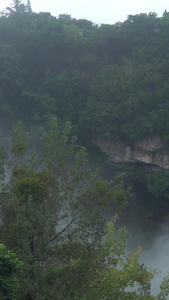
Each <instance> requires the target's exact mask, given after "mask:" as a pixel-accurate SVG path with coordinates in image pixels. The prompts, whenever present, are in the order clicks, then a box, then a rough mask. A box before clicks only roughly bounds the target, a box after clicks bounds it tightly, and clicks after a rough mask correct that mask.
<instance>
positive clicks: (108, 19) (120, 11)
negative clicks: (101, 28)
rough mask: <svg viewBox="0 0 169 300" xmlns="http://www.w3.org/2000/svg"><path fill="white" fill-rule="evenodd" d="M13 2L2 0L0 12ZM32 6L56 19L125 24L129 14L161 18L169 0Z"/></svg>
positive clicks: (52, 0)
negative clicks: (62, 16) (156, 15)
mask: <svg viewBox="0 0 169 300" xmlns="http://www.w3.org/2000/svg"><path fill="white" fill-rule="evenodd" d="M24 1H26V0H23V2H24ZM11 2H12V0H0V11H2V10H4V9H5V8H6V7H7V6H10V3H11ZM31 5H32V10H33V11H34V12H40V11H43V12H51V14H52V15H53V16H56V17H57V16H58V15H59V14H69V15H71V16H72V18H76V19H87V20H89V21H92V22H93V23H96V24H102V23H104V24H114V23H116V22H118V21H121V22H123V21H124V20H126V19H127V16H128V15H129V14H130V15H135V14H139V13H149V12H156V13H157V14H158V16H159V17H160V16H162V14H163V12H164V10H165V9H166V10H167V11H169V0H160V1H158V0H31Z"/></svg>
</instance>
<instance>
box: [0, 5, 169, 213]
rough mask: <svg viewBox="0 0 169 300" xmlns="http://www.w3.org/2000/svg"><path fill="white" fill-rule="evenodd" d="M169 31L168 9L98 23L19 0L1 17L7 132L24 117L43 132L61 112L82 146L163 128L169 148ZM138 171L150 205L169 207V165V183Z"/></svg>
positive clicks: (0, 71) (2, 106)
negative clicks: (38, 9) (34, 8)
mask: <svg viewBox="0 0 169 300" xmlns="http://www.w3.org/2000/svg"><path fill="white" fill-rule="evenodd" d="M168 30H169V13H168V12H167V11H165V12H164V14H163V17H160V18H159V17H158V16H157V15H156V14H155V13H149V14H148V15H147V14H144V13H141V14H139V15H135V16H132V15H129V16H128V19H127V20H126V21H125V22H123V23H120V22H119V23H116V24H114V25H107V24H102V25H100V26H98V25H97V24H93V23H92V22H91V21H88V20H83V19H82V20H76V19H74V18H71V16H70V15H60V16H59V17H58V18H56V17H53V16H52V15H51V14H50V13H47V12H46V13H39V14H37V13H34V12H33V11H32V10H31V4H30V1H28V3H27V5H24V4H22V2H21V1H13V7H12V6H11V7H10V8H7V9H6V11H4V12H2V13H1V17H0V37H1V40H0V82H1V85H0V127H1V134H2V135H3V134H5V133H4V132H5V128H8V130H9V129H11V127H12V126H13V125H15V124H16V122H17V120H21V121H23V123H24V125H25V126H26V127H27V128H29V129H30V130H31V131H32V132H34V134H35V136H36V137H37V136H38V135H39V134H40V133H41V132H42V131H43V130H44V129H45V128H46V126H47V124H48V121H49V120H50V118H51V117H52V116H56V115H57V117H58V120H59V122H60V124H64V123H65V122H66V121H67V120H69V121H70V122H71V123H72V125H73V132H74V134H76V135H77V136H78V139H79V141H80V142H81V144H83V145H88V146H89V145H91V144H92V142H93V140H97V139H103V140H104V139H108V138H111V139H113V140H114V141H116V140H119V139H121V140H123V141H127V142H136V141H138V140H139V139H144V138H150V137H152V136H154V135H158V136H160V138H161V139H162V141H163V143H164V146H165V148H166V150H168V149H169V116H168V111H169V101H168V94H169V50H168V48H169V36H168ZM93 151H96V150H92V153H94V152H93ZM97 151H98V150H97ZM95 156H96V155H95V154H93V157H95ZM98 159H99V158H98ZM101 160H102V164H104V162H103V160H104V158H103V159H101ZM133 172H134V173H132V175H131V174H130V175H131V176H129V177H132V178H134V180H135V179H136V178H137V179H138V182H141V185H142V184H143V182H144V190H146V191H148V193H149V194H148V196H147V197H148V198H149V202H148V203H151V204H150V210H151V208H152V207H153V206H154V207H155V209H157V210H158V211H159V205H157V204H158V203H159V199H163V200H162V203H163V204H164V207H163V204H162V206H161V204H160V206H161V208H160V209H162V207H163V209H165V210H166V207H168V206H169V205H168V200H167V199H168V197H169V196H168V192H169V185H168V183H167V182H168V181H167V178H168V171H162V172H161V173H160V178H162V188H161V185H160V186H159V185H158V186H159V188H157V187H156V183H157V182H158V181H159V180H158V179H159V177H158V176H159V175H157V174H156V175H154V174H150V176H149V174H148V177H147V174H146V175H145V174H144V176H143V174H142V175H141V177H140V175H139V174H140V173H139V174H138V171H137V176H135V170H133ZM133 174H134V175H133ZM142 176H143V177H144V178H142ZM149 177H150V178H149ZM138 182H137V183H138ZM160 182H161V179H160ZM132 184H133V180H132ZM160 197H161V198H160ZM151 199H152V200H151ZM154 199H155V200H154ZM160 202H161V201H160ZM163 209H162V210H163Z"/></svg>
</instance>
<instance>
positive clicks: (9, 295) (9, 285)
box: [0, 244, 22, 300]
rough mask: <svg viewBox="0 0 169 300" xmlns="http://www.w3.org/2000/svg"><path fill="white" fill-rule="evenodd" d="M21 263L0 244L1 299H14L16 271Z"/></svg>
mask: <svg viewBox="0 0 169 300" xmlns="http://www.w3.org/2000/svg"><path fill="white" fill-rule="evenodd" d="M21 265H22V263H21V262H20V261H19V259H18V258H17V256H16V254H15V253H13V252H12V251H9V250H7V249H6V247H5V246H4V245H2V244H0V298H1V299H2V300H15V299H17V298H16V292H17V289H18V286H19V285H18V281H17V279H16V271H17V270H18V269H19V268H20V267H21Z"/></svg>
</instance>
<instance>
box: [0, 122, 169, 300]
mask: <svg viewBox="0 0 169 300" xmlns="http://www.w3.org/2000/svg"><path fill="white" fill-rule="evenodd" d="M70 130H71V125H70V123H69V122H67V123H66V125H65V127H64V128H63V130H60V129H59V126H58V122H57V119H56V118H52V120H51V122H50V126H49V130H48V131H47V132H44V133H43V135H42V138H41V142H42V146H41V152H40V154H39V155H38V154H33V155H32V157H31V158H29V157H26V156H25V155H26V148H27V145H28V141H29V136H28V134H27V133H24V131H23V128H22V126H21V123H19V124H18V125H17V127H16V128H15V129H14V130H13V133H12V142H13V145H12V153H13V159H12V161H11V162H8V165H9V167H10V168H11V178H10V179H9V181H8V182H6V183H5V182H2V185H1V192H0V216H1V224H0V229H1V230H0V240H1V242H3V243H4V244H5V245H6V246H7V247H8V248H9V249H13V251H15V253H16V254H17V256H18V257H19V259H20V260H22V261H23V263H24V265H23V267H22V268H21V270H20V272H19V274H18V276H17V278H18V280H19V283H20V288H19V292H18V295H17V299H22V300H42V299H45V300H49V299H50V300H51V299H59V300H63V299H64V300H85V299H92V300H97V299H106V300H109V299H110V300H111V299H134V300H135V299H139V300H148V299H149V300H150V299H151V300H152V299H155V298H153V296H152V295H151V293H150V285H151V279H152V277H153V275H154V272H153V271H152V272H149V271H148V270H147V268H146V267H144V266H143V265H140V264H139V254H140V250H138V251H137V252H136V253H134V254H129V255H128V256H127V257H126V256H125V240H126V230H125V229H121V230H119V232H118V233H116V231H115V225H114V223H115V220H112V222H110V223H108V226H107V229H106V224H105V222H104V221H103V219H102V217H101V212H102V210H103V208H104V207H105V206H107V205H108V204H109V203H114V206H115V207H116V209H117V208H120V206H121V205H124V204H126V200H127V197H128V191H126V190H124V189H123V186H122V182H121V180H120V177H119V178H116V179H115V180H114V181H110V182H109V181H103V180H100V179H98V178H97V174H96V173H92V172H91V170H90V168H89V166H88V163H87V157H86V151H85V149H84V148H83V147H78V145H77V143H76V138H75V137H71V135H70ZM4 159H5V155H4V153H3V152H2V159H1V160H2V163H1V169H2V170H3V163H4ZM2 181H3V178H2ZM167 280H168V279H166V280H165V281H164V283H163V285H164V286H166V287H165V289H164V291H163V290H162V294H161V295H164V293H165V294H167V288H168V283H167ZM127 288H132V290H127ZM159 297H162V296H159ZM157 299H163V298H157Z"/></svg>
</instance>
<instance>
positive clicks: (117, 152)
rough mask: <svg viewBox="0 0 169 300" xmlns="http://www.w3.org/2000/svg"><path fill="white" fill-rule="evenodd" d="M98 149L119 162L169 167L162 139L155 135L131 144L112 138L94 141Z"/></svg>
mask: <svg viewBox="0 0 169 300" xmlns="http://www.w3.org/2000/svg"><path fill="white" fill-rule="evenodd" d="M95 144H96V145H97V146H98V147H99V148H100V150H101V151H102V152H104V153H106V154H107V155H108V156H109V159H110V160H111V161H114V162H117V163H118V162H121V163H144V164H148V165H151V166H152V169H153V167H154V169H155V168H163V169H169V152H166V151H165V150H164V147H163V143H162V140H161V139H160V137H158V136H156V137H153V138H150V139H145V140H142V141H139V142H137V143H133V144H132V145H131V144H130V145H127V144H124V143H123V142H122V141H119V142H114V141H112V140H104V141H95Z"/></svg>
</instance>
